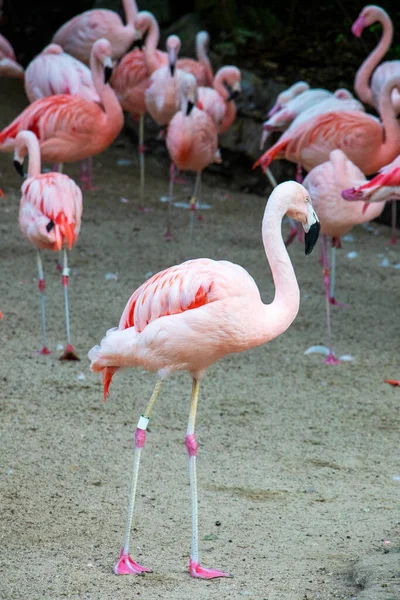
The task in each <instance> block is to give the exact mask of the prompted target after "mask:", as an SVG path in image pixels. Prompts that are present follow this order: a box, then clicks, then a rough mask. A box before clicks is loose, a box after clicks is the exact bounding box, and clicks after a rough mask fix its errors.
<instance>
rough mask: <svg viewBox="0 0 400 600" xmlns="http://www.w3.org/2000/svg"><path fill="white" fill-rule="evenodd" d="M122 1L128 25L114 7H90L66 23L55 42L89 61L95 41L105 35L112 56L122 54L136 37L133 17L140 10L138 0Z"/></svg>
mask: <svg viewBox="0 0 400 600" xmlns="http://www.w3.org/2000/svg"><path fill="white" fill-rule="evenodd" d="M122 4H123V7H124V12H125V17H126V25H124V24H123V22H122V20H121V17H120V16H119V14H118V13H116V12H115V11H113V10H107V9H93V10H87V11H85V12H83V13H81V14H80V15H77V16H76V17H73V18H72V19H70V20H69V21H67V22H66V23H64V25H62V26H61V27H60V28H59V29H58V30H57V31H56V33H55V34H54V36H53V39H52V42H54V43H55V44H59V45H60V46H62V47H63V49H64V50H65V52H68V54H72V56H74V57H75V58H77V59H78V60H80V61H82V62H83V63H85V64H86V65H89V63H90V54H91V51H92V46H93V44H94V43H95V41H96V40H98V39H101V38H105V39H107V40H108V41H109V42H110V44H111V48H112V58H113V59H114V60H117V59H119V58H121V56H123V55H124V54H125V53H126V52H127V51H128V49H129V48H130V46H131V45H132V43H133V41H134V39H135V27H134V25H133V21H134V19H135V17H136V15H137V12H138V9H137V5H136V2H135V0H122Z"/></svg>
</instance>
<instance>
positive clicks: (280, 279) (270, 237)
mask: <svg viewBox="0 0 400 600" xmlns="http://www.w3.org/2000/svg"><path fill="white" fill-rule="evenodd" d="M287 208H288V199H287V198H286V197H283V196H282V192H281V191H280V190H275V192H273V196H271V197H270V199H269V201H268V203H267V206H266V207H265V212H264V218H263V222H262V239H263V243H264V248H265V253H266V255H267V260H268V262H269V265H270V268H271V272H272V277H273V280H274V284H275V296H274V299H273V301H272V303H271V304H267V305H264V310H265V320H266V331H265V334H266V337H267V339H272V338H274V337H276V336H278V335H280V334H281V333H283V332H284V331H285V330H286V329H287V328H288V327H289V325H290V324H291V323H292V321H293V320H294V319H295V317H296V315H297V313H298V310H299V304H300V290H299V286H298V284H297V279H296V275H295V273H294V269H293V266H292V263H291V260H290V258H289V255H288V253H287V250H286V247H285V244H284V242H283V239H282V231H281V223H282V218H283V216H284V214H285V213H286V210H287Z"/></svg>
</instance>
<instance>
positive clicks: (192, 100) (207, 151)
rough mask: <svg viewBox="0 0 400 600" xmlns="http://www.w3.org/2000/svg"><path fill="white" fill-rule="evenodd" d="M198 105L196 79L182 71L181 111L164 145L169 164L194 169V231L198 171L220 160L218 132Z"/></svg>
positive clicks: (168, 236) (172, 122) (183, 169)
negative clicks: (169, 159)
mask: <svg viewBox="0 0 400 600" xmlns="http://www.w3.org/2000/svg"><path fill="white" fill-rule="evenodd" d="M196 104H197V85H196V79H195V78H194V76H193V75H192V74H191V73H185V75H184V77H183V80H182V82H181V100H180V105H181V110H180V111H178V112H177V113H176V114H175V115H174V117H173V118H172V119H171V121H170V123H169V125H168V131H167V138H166V143H167V148H168V152H169V155H170V157H171V161H172V165H175V166H176V167H177V168H178V169H179V170H181V171H196V173H197V175H196V182H195V187H194V192H193V196H192V199H191V201H190V208H191V218H190V232H191V234H192V230H193V220H194V219H193V215H194V211H195V210H196V207H197V196H198V191H199V186H200V178H201V172H202V171H203V169H205V168H206V167H207V166H208V165H210V164H211V163H214V162H221V156H220V153H219V150H218V133H217V129H216V127H215V124H214V122H213V120H212V119H211V117H210V116H209V114H208V113H207V112H205V111H203V110H200V109H198V108H197V106H196ZM173 183H174V168H171V169H170V189H169V207H168V226H167V232H166V237H167V238H170V237H171V218H170V217H171V204H172V199H173Z"/></svg>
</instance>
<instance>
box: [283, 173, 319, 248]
mask: <svg viewBox="0 0 400 600" xmlns="http://www.w3.org/2000/svg"><path fill="white" fill-rule="evenodd" d="M286 183H288V184H290V186H291V190H290V191H291V193H290V194H289V193H288V197H289V198H290V204H289V206H288V208H287V210H286V214H287V215H288V216H289V217H291V218H292V219H294V220H295V221H299V222H300V223H301V224H302V225H303V229H304V232H305V236H304V241H305V253H306V255H307V256H308V255H309V254H311V252H312V251H313V249H314V247H315V244H316V243H317V240H318V236H319V231H320V229H321V225H320V222H319V219H318V217H317V214H316V212H315V210H314V209H313V206H312V203H311V198H310V196H309V195H308V191H307V190H306V188H305V187H304V186H302V185H301V184H300V183H296V182H295V181H289V182H286ZM280 185H285V183H284V184H280ZM278 187H280V186H278ZM276 189H277V188H276Z"/></svg>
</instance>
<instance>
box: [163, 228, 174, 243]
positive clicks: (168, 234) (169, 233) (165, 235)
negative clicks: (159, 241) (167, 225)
mask: <svg viewBox="0 0 400 600" xmlns="http://www.w3.org/2000/svg"><path fill="white" fill-rule="evenodd" d="M164 239H165V241H166V242H170V241H171V240H172V239H173V238H172V233H171V232H170V231H169V230H168V231H166V232H165V233H164Z"/></svg>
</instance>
